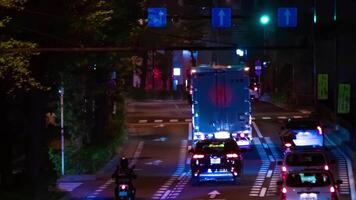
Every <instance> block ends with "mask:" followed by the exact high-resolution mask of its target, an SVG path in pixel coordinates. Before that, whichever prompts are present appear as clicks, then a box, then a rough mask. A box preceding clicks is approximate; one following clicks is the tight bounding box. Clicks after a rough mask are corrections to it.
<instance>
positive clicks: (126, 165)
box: [120, 157, 129, 170]
mask: <svg viewBox="0 0 356 200" xmlns="http://www.w3.org/2000/svg"><path fill="white" fill-rule="evenodd" d="M120 166H121V169H123V170H125V169H128V168H129V161H128V160H127V158H126V157H122V158H121V160H120Z"/></svg>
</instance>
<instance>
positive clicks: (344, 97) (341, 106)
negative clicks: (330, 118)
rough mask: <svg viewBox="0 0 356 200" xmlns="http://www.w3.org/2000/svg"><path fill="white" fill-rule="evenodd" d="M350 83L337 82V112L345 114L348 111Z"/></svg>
mask: <svg viewBox="0 0 356 200" xmlns="http://www.w3.org/2000/svg"><path fill="white" fill-rule="evenodd" d="M350 93H351V85H350V84H339V92H338V101H337V113H340V114H347V113H350V96H351V95H350Z"/></svg>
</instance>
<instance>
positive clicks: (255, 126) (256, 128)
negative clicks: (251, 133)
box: [252, 122, 263, 143]
mask: <svg viewBox="0 0 356 200" xmlns="http://www.w3.org/2000/svg"><path fill="white" fill-rule="evenodd" d="M252 126H253V128H254V129H255V130H256V133H257V135H258V137H260V138H263V135H262V133H261V131H260V129H259V128H258V127H257V124H256V123H255V122H252ZM260 143H261V142H260Z"/></svg>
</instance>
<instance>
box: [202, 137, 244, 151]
mask: <svg viewBox="0 0 356 200" xmlns="http://www.w3.org/2000/svg"><path fill="white" fill-rule="evenodd" d="M237 151H238V146H237V144H236V142H235V141H216V140H211V141H202V142H199V143H198V144H197V146H196V152H198V153H203V154H212V153H229V152H237Z"/></svg>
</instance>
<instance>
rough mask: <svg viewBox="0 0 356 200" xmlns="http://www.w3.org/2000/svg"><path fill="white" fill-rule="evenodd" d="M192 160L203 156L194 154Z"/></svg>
mask: <svg viewBox="0 0 356 200" xmlns="http://www.w3.org/2000/svg"><path fill="white" fill-rule="evenodd" d="M193 158H194V159H199V158H204V155H203V154H194V155H193Z"/></svg>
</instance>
